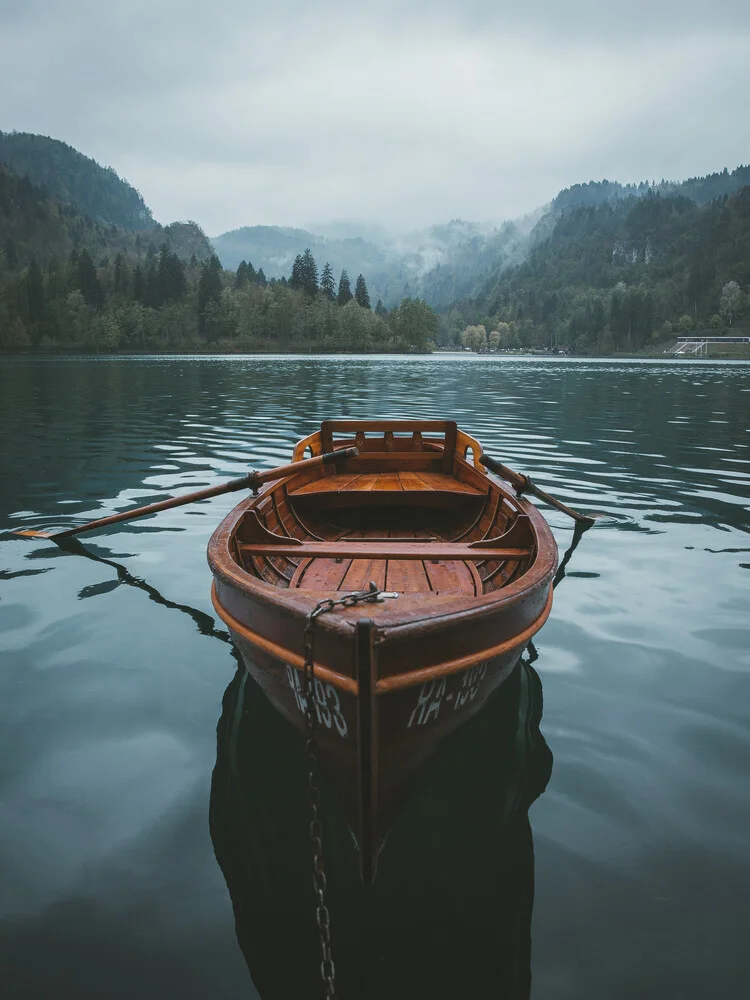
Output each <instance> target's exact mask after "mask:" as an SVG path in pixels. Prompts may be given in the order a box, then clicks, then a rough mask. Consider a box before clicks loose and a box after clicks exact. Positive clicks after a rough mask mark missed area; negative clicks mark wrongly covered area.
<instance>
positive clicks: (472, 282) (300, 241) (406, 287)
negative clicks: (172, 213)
mask: <svg viewBox="0 0 750 1000" xmlns="http://www.w3.org/2000/svg"><path fill="white" fill-rule="evenodd" d="M535 221H536V216H534V217H529V218H527V219H524V220H518V221H516V222H508V223H505V224H504V225H502V226H501V227H499V228H497V227H494V226H489V225H483V224H480V223H476V222H466V221H464V220H461V219H453V220H452V221H451V222H448V223H444V224H440V225H435V226H430V227H429V228H427V229H423V230H418V231H415V232H411V233H406V234H396V233H389V232H387V231H386V230H383V229H380V228H378V227H374V226H362V227H359V229H360V235H354V234H355V233H356V232H357V227H356V226H355V225H354V224H352V223H334V224H329V225H325V226H320V227H319V231H317V232H311V231H309V230H306V229H289V228H282V227H279V226H245V227H243V228H241V229H235V230H233V231H232V232H229V233H223V234H222V235H221V236H217V237H215V238H214V239H213V240H212V243H213V246H214V249H215V250H216V253H217V255H218V256H219V259H220V260H221V262H222V265H223V266H224V267H225V268H229V269H236V268H237V266H238V264H239V263H240V261H242V260H247V261H249V262H251V263H252V264H253V266H254V267H255V268H256V269H257V268H262V269H263V271H264V273H265V274H266V276H267V277H275V278H281V277H288V276H289V274H290V273H291V269H292V264H293V263H294V258H295V257H296V256H297V254H301V253H303V252H304V251H305V250H306V249H308V248H309V249H310V251H311V252H312V254H313V256H314V257H315V259H316V261H317V263H318V269H319V270H322V268H323V265H324V264H325V263H326V262H328V263H330V265H331V267H332V268H333V271H334V274H335V275H336V277H337V278H338V276H339V274H340V273H341V271H342V269H346V270H347V272H348V274H349V276H350V278H351V279H352V280H353V279H354V278H355V277H356V276H357V275H358V274H363V275H364V276H365V279H366V281H367V286H368V288H369V291H370V297H371V299H372V300H373V302H375V301H377V299H382V301H383V303H384V304H385V305H386V306H388V307H391V306H394V305H396V304H397V303H398V302H400V301H401V299H403V298H404V297H406V296H410V297H418V298H423V299H425V300H426V301H427V302H429V303H430V305H433V306H436V307H440V306H445V305H448V304H449V303H450V302H452V301H453V300H454V299H456V298H457V297H466V296H471V295H473V294H475V293H477V292H478V291H479V289H480V288H481V287H482V285H483V283H484V281H485V280H486V278H487V276H488V274H489V273H490V272H491V271H492V270H493V269H496V268H497V267H498V266H504V267H509V266H511V265H513V264H516V263H518V262H519V261H520V260H523V258H524V255H525V253H526V245H527V241H528V237H529V233H530V232H531V230H532V227H533V223H534V222H535Z"/></svg>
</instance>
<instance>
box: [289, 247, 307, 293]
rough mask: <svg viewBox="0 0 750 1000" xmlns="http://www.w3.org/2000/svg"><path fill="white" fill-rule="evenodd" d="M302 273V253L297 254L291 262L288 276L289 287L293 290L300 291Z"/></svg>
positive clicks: (302, 279)
mask: <svg viewBox="0 0 750 1000" xmlns="http://www.w3.org/2000/svg"><path fill="white" fill-rule="evenodd" d="M303 281H304V275H303V273H302V254H299V253H298V254H297V256H296V257H295V258H294V263H293V264H292V274H291V277H290V278H289V287H290V288H293V289H294V290H295V291H297V292H300V291H302V286H303Z"/></svg>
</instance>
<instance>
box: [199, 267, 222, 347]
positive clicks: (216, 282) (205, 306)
mask: <svg viewBox="0 0 750 1000" xmlns="http://www.w3.org/2000/svg"><path fill="white" fill-rule="evenodd" d="M220 301H221V264H220V263H219V258H218V257H217V256H216V254H212V255H211V256H210V257H209V259H208V260H207V261H206V262H205V264H204V265H203V267H201V276H200V281H199V282H198V330H199V331H200V333H201V335H202V336H205V335H206V333H207V332H208V330H207V324H206V319H207V316H208V314H209V312H210V311H211V308H212V307H215V306H218V304H219V302H220Z"/></svg>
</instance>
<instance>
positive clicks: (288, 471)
mask: <svg viewBox="0 0 750 1000" xmlns="http://www.w3.org/2000/svg"><path fill="white" fill-rule="evenodd" d="M358 454H359V449H358V448H340V449H339V450H338V451H331V452H328V454H327V455H318V456H317V458H307V459H304V460H303V461H302V462H291V463H290V464H289V465H281V466H279V468H278V469H266V470H264V471H263V472H250V473H248V475H246V476H243V477H242V478H241V479H230V481H229V482H228V483H224V484H223V485H222V486H212V487H210V488H209V489H207V490H197V491H196V492H195V493H186V494H185V496H182V497H173V498H172V499H171V500H161V501H160V502H159V503H150V504H147V505H146V506H145V507H136V508H135V510H126V511H123V512H122V513H121V514H113V515H112V516H111V517H100V518H99V519H98V520H97V521H89V522H88V524H81V525H79V527H77V528H68V529H67V530H66V531H57V532H48V531H35V530H34V529H33V528H27V529H25V530H23V531H16V532H15V534H16V535H25V536H26V537H28V538H51V539H53V541H54V540H56V539H58V538H70V537H72V536H73V535H80V534H82V533H83V532H84V531H93V529H94V528H104V527H105V526H106V525H108V524H117V522H118V521H133V520H134V519H135V518H137V517H146V515H147V514H156V513H158V512H159V511H160V510H170V509H171V508H172V507H182V506H183V505H184V504H187V503H194V502H195V501H196V500H207V499H208V498H209V497H219V496H221V495H222V494H223V493H234V492H235V491H236V490H245V489H247V490H252V491H253V493H255V492H256V491H257V490H258V489H259V487H260V486H262V485H263V483H267V482H270V481H271V480H273V479H282V478H283V477H284V476H289V475H294V474H296V473H297V472H305V471H307V470H308V469H316V468H317V467H318V466H320V465H323V464H324V463H328V462H337V461H339V459H344V458H353V457H354V456H355V455H358Z"/></svg>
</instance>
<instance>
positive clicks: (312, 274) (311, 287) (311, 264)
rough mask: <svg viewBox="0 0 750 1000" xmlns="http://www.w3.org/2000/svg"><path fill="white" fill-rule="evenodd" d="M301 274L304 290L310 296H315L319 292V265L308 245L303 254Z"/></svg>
mask: <svg viewBox="0 0 750 1000" xmlns="http://www.w3.org/2000/svg"><path fill="white" fill-rule="evenodd" d="M300 275H301V280H302V291H303V292H304V293H305V295H309V296H310V298H315V296H316V295H317V294H318V265H317V264H316V263H315V258H314V257H313V255H312V253H311V252H310V248H309V247H308V248H307V249H306V250H305V252H304V253H303V254H302V261H301V268H300Z"/></svg>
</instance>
